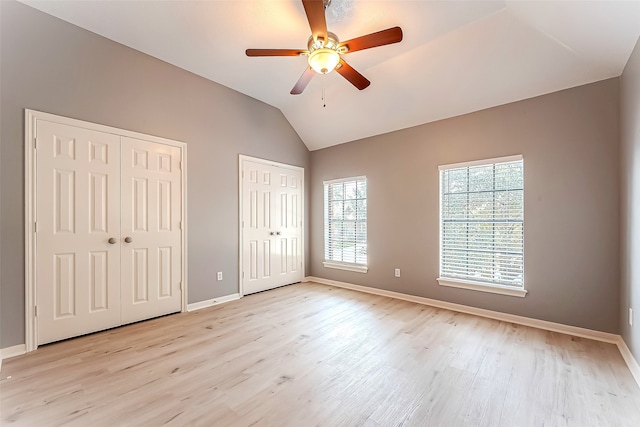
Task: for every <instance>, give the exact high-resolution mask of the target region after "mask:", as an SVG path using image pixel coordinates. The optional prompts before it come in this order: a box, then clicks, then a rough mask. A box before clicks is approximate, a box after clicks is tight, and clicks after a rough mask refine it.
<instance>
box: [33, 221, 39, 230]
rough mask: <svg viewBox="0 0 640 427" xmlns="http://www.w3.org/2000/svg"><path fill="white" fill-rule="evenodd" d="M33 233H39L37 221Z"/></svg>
mask: <svg viewBox="0 0 640 427" xmlns="http://www.w3.org/2000/svg"><path fill="white" fill-rule="evenodd" d="M33 232H34V233H37V232H38V222H37V221H36V222H34V223H33Z"/></svg>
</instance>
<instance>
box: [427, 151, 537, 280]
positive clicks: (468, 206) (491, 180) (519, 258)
mask: <svg viewBox="0 0 640 427" xmlns="http://www.w3.org/2000/svg"><path fill="white" fill-rule="evenodd" d="M440 233H441V234H440V277H441V278H449V279H461V280H468V281H472V282H477V283H478V284H483V283H484V284H488V285H493V284H495V285H502V286H505V285H506V286H510V287H517V288H523V286H524V282H523V275H524V165H523V160H522V156H512V157H506V158H501V159H491V160H486V161H480V162H471V163H467V164H457V165H448V166H441V167H440Z"/></svg>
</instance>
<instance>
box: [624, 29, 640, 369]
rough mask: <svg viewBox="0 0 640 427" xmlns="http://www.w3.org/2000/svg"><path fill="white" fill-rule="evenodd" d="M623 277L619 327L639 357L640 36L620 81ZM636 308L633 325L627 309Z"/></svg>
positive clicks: (630, 347) (639, 358)
mask: <svg viewBox="0 0 640 427" xmlns="http://www.w3.org/2000/svg"><path fill="white" fill-rule="evenodd" d="M620 93H621V95H620V106H621V107H620V128H621V132H620V133H621V135H620V137H621V141H622V148H621V150H620V151H621V159H622V165H621V166H622V168H621V169H622V173H621V184H622V190H621V199H622V212H621V214H622V224H621V238H622V254H621V258H622V263H621V265H622V281H621V287H620V330H621V333H622V337H623V338H624V340H625V342H626V343H627V345H628V346H629V349H630V350H631V352H632V353H633V355H634V357H635V359H636V360H640V40H639V41H638V42H637V43H636V47H635V50H634V51H633V53H632V55H631V58H629V61H628V62H627V65H626V67H625V69H624V72H623V73H622V78H621V83H620ZM630 307H631V308H633V309H634V318H635V319H634V320H635V322H634V326H633V327H631V326H629V322H628V310H629V308H630Z"/></svg>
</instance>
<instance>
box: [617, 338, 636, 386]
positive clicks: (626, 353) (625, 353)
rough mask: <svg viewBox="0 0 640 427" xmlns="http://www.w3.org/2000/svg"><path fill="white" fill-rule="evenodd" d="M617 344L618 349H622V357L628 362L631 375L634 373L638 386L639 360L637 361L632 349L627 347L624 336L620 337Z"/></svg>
mask: <svg viewBox="0 0 640 427" xmlns="http://www.w3.org/2000/svg"><path fill="white" fill-rule="evenodd" d="M616 344H617V345H618V350H620V354H621V355H622V358H623V359H624V361H625V362H626V363H627V366H628V367H629V370H630V371H631V375H633V378H635V379H636V382H637V383H638V386H640V365H638V362H637V361H636V359H635V357H633V354H631V350H629V347H627V343H626V342H624V340H623V339H622V337H620V338H619V339H618V342H617V343H616Z"/></svg>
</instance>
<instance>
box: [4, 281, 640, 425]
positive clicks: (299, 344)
mask: <svg viewBox="0 0 640 427" xmlns="http://www.w3.org/2000/svg"><path fill="white" fill-rule="evenodd" d="M8 376H10V378H7V377H8ZM1 378H2V380H1V382H0V410H1V415H0V424H2V425H3V426H4V425H9V426H14V425H15V426H63V425H64V426H82V427H84V426H109V427H114V426H163V425H171V426H191V425H193V426H296V427H301V426H316V425H317V426H400V425H402V426H505V427H506V426H508V427H512V426H580V427H585V426H616V427H617V426H634V427H638V426H640V389H639V388H638V386H637V385H636V384H635V382H634V380H633V378H632V376H631V373H630V372H629V370H628V369H627V367H626V365H625V364H624V361H623V360H622V357H621V356H620V354H619V353H618V350H617V349H616V347H615V346H614V345H611V344H604V343H600V342H595V341H591V340H587V339H582V338H575V337H571V336H568V335H562V334H557V333H552V332H546V331H542V330H538V329H534V328H529V327H523V326H518V325H514V324H509V323H505V322H499V321H496V320H490V319H484V318H480V317H475V316H471V315H467V314H461V313H456V312H452V311H448V310H442V309H436V308H431V307H428V306H423V305H418V304H414V303H410V302H406V301H398V300H394V299H390V298H385V297H379V296H374V295H368V294H362V293H358V292H354V291H350V290H346V289H338V288H333V287H330V286H325V285H319V284H314V283H305V284H298V285H292V286H286V287H283V288H279V289H275V290H272V291H268V292H263V293H260V294H256V295H251V296H248V297H245V298H243V299H242V300H239V301H234V302H230V303H227V304H224V305H220V306H216V307H211V308H207V309H203V310H199V311H196V312H192V313H183V314H177V315H172V316H167V317H163V318H159V319H154V320H150V321H147V322H142V323H137V324H133V325H129V326H125V327H122V328H118V329H113V330H110V331H106V332H101V333H97V334H93V335H88V336H84V337H80V338H76V339H73V340H68V341H65V342H60V343H56V344H51V345H47V346H43V347H41V348H39V349H38V350H37V351H35V352H33V353H30V354H26V355H24V356H19V357H15V358H12V359H8V360H5V361H4V362H3V364H2V375H1Z"/></svg>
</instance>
